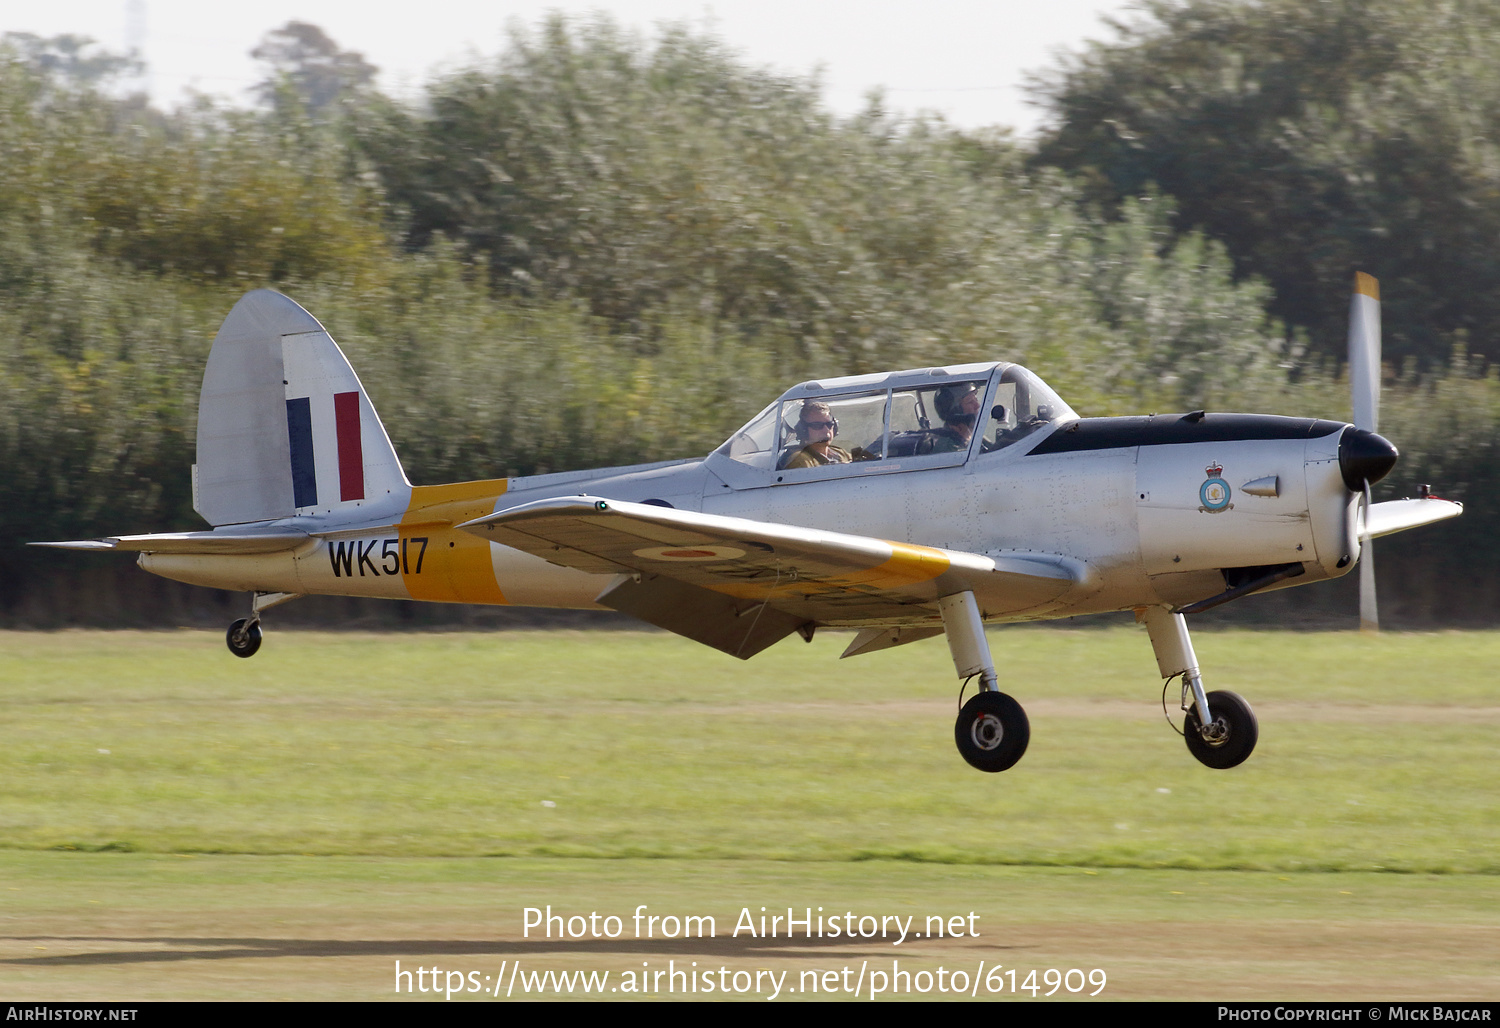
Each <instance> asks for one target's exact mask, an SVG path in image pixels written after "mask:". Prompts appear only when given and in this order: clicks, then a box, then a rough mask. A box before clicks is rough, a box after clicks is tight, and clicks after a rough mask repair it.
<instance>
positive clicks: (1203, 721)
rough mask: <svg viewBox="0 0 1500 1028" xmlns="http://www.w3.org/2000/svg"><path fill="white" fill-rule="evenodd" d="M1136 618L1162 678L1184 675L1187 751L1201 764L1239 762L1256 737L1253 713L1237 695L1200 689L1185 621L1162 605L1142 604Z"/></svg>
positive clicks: (1214, 765)
mask: <svg viewBox="0 0 1500 1028" xmlns="http://www.w3.org/2000/svg"><path fill="white" fill-rule="evenodd" d="M1136 620H1137V621H1143V622H1145V624H1146V631H1147V633H1149V634H1150V636H1151V648H1152V649H1153V650H1155V651H1156V665H1157V668H1158V670H1160V671H1161V676H1162V677H1163V678H1175V677H1176V676H1177V675H1181V676H1182V709H1183V710H1184V711H1186V712H1187V719H1186V723H1185V724H1184V725H1183V728H1182V735H1183V738H1184V739H1185V740H1186V741H1187V748H1188V752H1189V753H1191V754H1192V755H1193V756H1194V757H1195V758H1197V760H1198V762H1199V763H1200V764H1203V765H1204V766H1205V767H1212V768H1217V769H1220V770H1222V769H1224V768H1230V767H1236V766H1238V765H1240V764H1243V763H1244V762H1245V760H1246V758H1248V757H1249V756H1250V753H1251V751H1253V750H1254V749H1255V743H1256V740H1257V739H1259V738H1260V725H1259V724H1258V723H1257V722H1256V720H1255V712H1254V711H1252V710H1251V709H1250V704H1248V703H1246V702H1245V701H1244V699H1243V698H1242V697H1241V696H1240V695H1239V694H1238V693H1232V692H1228V691H1225V690H1217V691H1215V692H1204V691H1203V676H1202V675H1201V674H1199V672H1198V655H1197V654H1196V653H1194V652H1193V641H1192V639H1191V638H1189V636H1188V630H1187V619H1186V618H1184V617H1183V616H1182V615H1181V614H1175V613H1173V612H1172V611H1170V610H1168V609H1167V608H1166V607H1145V608H1141V609H1138V610H1137V611H1136Z"/></svg>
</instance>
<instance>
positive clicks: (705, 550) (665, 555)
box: [635, 543, 745, 563]
mask: <svg viewBox="0 0 1500 1028" xmlns="http://www.w3.org/2000/svg"><path fill="white" fill-rule="evenodd" d="M635 555H636V556H637V557H645V558H646V559H647V560H669V561H685V562H688V563H691V562H694V561H708V560H737V559H738V558H740V557H743V556H744V555H745V551H744V550H740V549H736V548H735V547H733V546H720V545H718V544H717V543H701V544H700V543H693V544H691V545H688V546H648V547H646V548H645V549H643V550H636V551H635Z"/></svg>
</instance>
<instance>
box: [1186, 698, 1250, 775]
mask: <svg viewBox="0 0 1500 1028" xmlns="http://www.w3.org/2000/svg"><path fill="white" fill-rule="evenodd" d="M1208 713H1209V715H1210V716H1211V717H1213V719H1214V721H1213V724H1211V725H1209V727H1208V731H1207V732H1206V733H1205V732H1204V731H1203V728H1202V726H1201V725H1199V723H1198V711H1197V710H1189V711H1188V712H1187V723H1186V724H1185V725H1183V726H1182V736H1183V738H1184V739H1186V740H1187V748H1188V752H1190V753H1191V754H1192V755H1193V756H1195V757H1197V758H1198V762H1199V763H1201V764H1203V765H1205V766H1207V767H1213V768H1219V769H1221V770H1222V769H1223V768H1227V767H1235V766H1236V765H1239V764H1243V763H1244V762H1245V758H1247V757H1249V756H1250V753H1251V751H1252V750H1254V749H1255V741H1256V740H1257V739H1259V738H1260V725H1259V724H1258V723H1257V722H1256V720H1255V711H1253V710H1251V709H1250V704H1248V703H1246V702H1245V700H1244V698H1243V697H1241V696H1240V695H1239V693H1233V692H1227V691H1224V690H1220V691H1217V692H1211V693H1209V694H1208Z"/></svg>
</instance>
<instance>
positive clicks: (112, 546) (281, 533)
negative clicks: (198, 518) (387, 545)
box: [30, 528, 308, 554]
mask: <svg viewBox="0 0 1500 1028" xmlns="http://www.w3.org/2000/svg"><path fill="white" fill-rule="evenodd" d="M307 540H308V535H307V533H306V532H297V531H293V530H290V529H284V528H278V529H274V530H270V531H264V532H249V531H240V532H163V533H161V534H159V535H115V536H108V537H106V538H104V539H73V540H69V541H66V542H57V543H31V544H30V545H32V546H53V547H56V548H57V549H60V550H117V551H120V552H122V553H184V554H194V553H201V554H224V553H279V552H280V551H282V550H294V549H296V548H297V547H298V546H300V545H302V544H303V543H305V542H307Z"/></svg>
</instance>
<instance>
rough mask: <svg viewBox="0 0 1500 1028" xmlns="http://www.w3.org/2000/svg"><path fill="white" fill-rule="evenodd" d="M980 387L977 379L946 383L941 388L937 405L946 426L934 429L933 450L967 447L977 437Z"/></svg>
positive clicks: (939, 415)
mask: <svg viewBox="0 0 1500 1028" xmlns="http://www.w3.org/2000/svg"><path fill="white" fill-rule="evenodd" d="M979 404H980V398H979V390H978V389H977V388H975V386H974V383H973V382H963V383H960V384H959V385H951V386H944V387H943V388H941V389H939V390H938V391H937V396H936V397H935V398H934V399H933V406H934V407H936V408H937V414H938V417H940V418H942V419H943V427H942V428H940V429H938V430H937V431H936V432H934V433H933V442H932V451H931V452H933V453H953V452H955V451H958V450H967V449H968V448H969V440H970V439H972V438H974V422H975V421H976V420H977V419H978V417H979Z"/></svg>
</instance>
